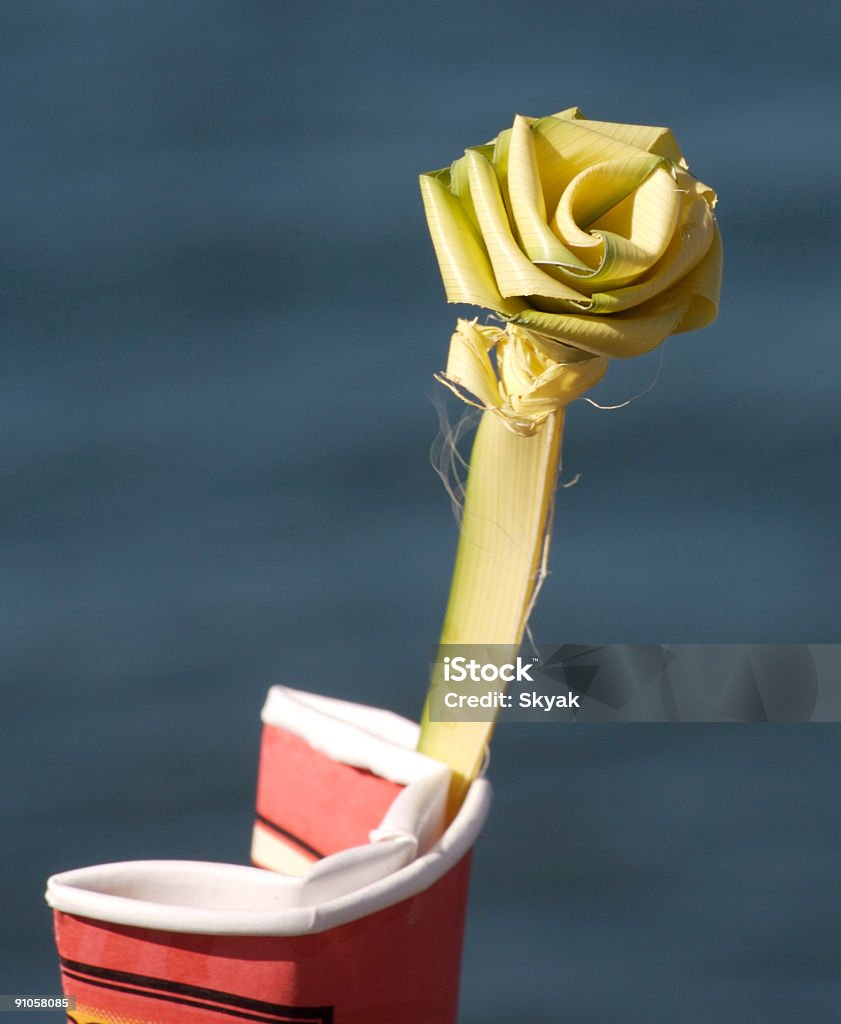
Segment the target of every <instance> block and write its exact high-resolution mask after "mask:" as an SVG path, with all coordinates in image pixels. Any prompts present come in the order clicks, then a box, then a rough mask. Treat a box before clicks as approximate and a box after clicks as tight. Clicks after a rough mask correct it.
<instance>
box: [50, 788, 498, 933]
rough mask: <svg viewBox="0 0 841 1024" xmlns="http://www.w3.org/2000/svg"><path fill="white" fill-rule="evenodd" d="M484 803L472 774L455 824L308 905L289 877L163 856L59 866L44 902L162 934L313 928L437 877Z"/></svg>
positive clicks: (467, 844)
mask: <svg viewBox="0 0 841 1024" xmlns="http://www.w3.org/2000/svg"><path fill="white" fill-rule="evenodd" d="M490 803H491V787H490V784H489V783H488V782H487V781H486V780H484V779H477V780H476V781H474V782H473V784H472V785H471V787H470V790H469V791H468V794H467V797H466V799H465V801H464V804H463V805H462V807H461V810H460V811H459V813H458V815H457V816H456V818H455V820H454V821H453V823H452V824H451V825H450V827H449V828H448V829H447V831H446V832H445V833H444V835H443V836H442V837H441V839H440V840H439V841H438V842H437V843H435V845H434V846H433V847H432V848H431V849H430V850H429V851H428V852H427V853H426V854H424V855H423V856H421V857H419V858H418V859H417V860H413V861H412V862H411V863H409V864H408V865H406V866H405V867H403V868H400V869H399V870H398V871H395V872H394V873H393V874H390V875H388V876H386V877H385V878H382V879H380V880H379V881H376V882H373V883H372V884H370V885H367V886H364V887H363V888H360V889H358V890H357V891H355V892H352V893H350V894H348V895H345V896H341V897H338V898H336V899H332V900H328V901H326V902H323V903H318V904H315V905H312V906H290V905H288V904H289V899H290V893H291V892H292V891H293V887H294V885H295V884H296V882H297V880H296V879H294V878H290V877H287V876H284V875H279V874H277V873H275V872H272V871H266V870H264V869H262V868H254V867H248V866H246V865H234V864H214V863H209V862H206V861H169V860H151V861H120V862H117V863H113V864H100V865H96V866H93V867H85V868H77V869H75V870H72V871H65V872H62V873H61V874H57V875H53V876H52V877H51V878H50V879H49V881H48V882H47V892H46V900H47V903H48V904H49V905H50V907H52V908H53V909H54V910H57V911H60V912H62V913H66V914H72V915H74V916H77V917H85V918H92V919H94V920H96V921H100V922H105V923H109V924H117V925H127V926H130V927H138V928H150V929H155V930H157V931H164V932H181V933H187V934H198V935H250V936H293V935H303V934H316V933H318V932H323V931H326V930H327V929H329V928H335V927H338V926H339V925H343V924H347V923H349V922H351V921H355V920H357V919H358V918H361V917H365V916H368V915H370V914H373V913H376V912H377V911H379V910H384V909H385V908H386V907H390V906H393V905H394V904H395V903H400V902H401V901H402V900H405V899H408V898H409V897H411V896H415V895H417V894H418V893H420V892H422V891H423V890H425V889H427V888H429V887H430V886H431V885H433V884H434V883H435V882H437V881H438V880H439V879H440V878H442V877H443V876H444V875H445V874H446V873H447V872H448V871H449V870H450V869H451V868H452V867H453V866H454V865H455V864H456V863H457V862H458V861H460V860H461V859H462V857H464V856H465V854H467V853H468V852H469V850H470V849H471V847H472V846H473V844H474V843H475V842H476V840H477V838H478V837H479V833H480V832H481V830H482V827H483V826H484V823H485V821H486V819H487V816H488V812H489V810H490ZM272 904H274V906H273V905H272Z"/></svg>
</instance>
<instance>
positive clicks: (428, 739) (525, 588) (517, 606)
mask: <svg viewBox="0 0 841 1024" xmlns="http://www.w3.org/2000/svg"><path fill="white" fill-rule="evenodd" d="M563 424H564V410H563V408H561V409H559V410H558V411H557V412H554V413H552V414H551V415H550V416H548V417H547V419H546V421H545V423H544V424H543V426H542V428H541V429H539V430H538V431H537V432H536V433H534V434H531V435H528V436H524V435H522V434H517V433H514V432H513V431H511V430H510V429H509V428H508V427H507V426H506V425H505V421H504V419H503V417H502V416H500V415H498V414H496V413H493V412H485V413H483V414H482V419H481V421H480V423H479V429H478V431H477V432H476V439H475V441H474V443H473V451H472V454H471V458H470V469H469V472H468V477H467V492H466V494H465V500H464V510H463V518H462V523H461V535H460V537H459V545H458V552H457V554H456V562H455V569H454V572H453V581H452V585H451V588H450V598H449V603H448V605H447V611H446V614H445V617H444V626H443V630H442V632H441V641H440V642H441V644H483V645H494V646H498V645H506V646H510V648H511V650H512V651H513V652H515V653H516V650H517V649H518V648H519V646H520V643H521V641H522V638H523V632H524V631H525V627H526V622H527V620H528V616H529V613H530V611H531V608H532V605H533V603H534V599H535V597H536V592H537V587H538V585H539V583H540V580H541V579H542V566H543V564H544V562H545V556H546V550H547V547H548V543H549V532H550V528H551V518H552V507H553V499H554V493H555V486H556V483H557V477H558V467H559V463H560V451H561V436H562V433H563ZM493 727H494V722H493V721H490V722H432V721H430V720H429V699H428V698H427V704H426V707H425V708H424V714H423V719H422V722H421V735H420V742H419V744H418V749H419V750H420V751H421V752H422V753H424V754H427V755H428V756H430V757H434V758H437V759H438V760H440V761H444V762H445V763H446V764H448V765H449V766H450V768H451V769H452V773H453V775H452V782H451V785H450V795H449V803H448V811H447V817H448V820H451V819H452V818H453V817H454V816H455V814H456V812H457V811H458V809H459V807H460V806H461V802H462V800H463V798H464V795H465V793H466V791H467V788H468V786H469V785H470V782H471V781H472V780H473V779H474V778H475V777H476V775H477V774H478V772H479V769H480V767H481V764H482V760H483V758H484V754H485V749H486V747H487V745H488V742H489V740H490V736H491V733H492V731H493Z"/></svg>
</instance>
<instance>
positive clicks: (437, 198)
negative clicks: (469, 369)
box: [420, 108, 722, 411]
mask: <svg viewBox="0 0 841 1024" xmlns="http://www.w3.org/2000/svg"><path fill="white" fill-rule="evenodd" d="M420 182H421V191H422V194H423V200H424V207H425V210H426V216H427V220H428V223H429V229H430V232H431V235H432V240H433V244H434V246H435V252H436V255H437V257H438V263H439V266H440V268H441V275H442V278H443V281H444V287H445V289H446V293H447V298H448V299H449V301H450V302H464V303H469V304H471V305H476V306H483V307H485V308H486V309H489V310H492V311H494V312H495V313H497V314H498V315H499V316H500V317H501V318H502V319H504V320H505V321H507V323H508V325H509V330H510V328H511V325H516V326H517V327H519V328H522V329H525V332H524V333H525V334H526V335H527V337H529V338H531V343H532V344H533V345H534V346H535V348H536V351H538V353H539V356H538V357H539V358H540V359H541V360H543V359H544V358H547V357H548V358H551V359H553V360H554V361H555V362H557V363H559V364H562V365H569V364H572V363H576V362H580V361H584V360H588V359H592V358H596V357H620V358H622V357H629V356H635V355H640V354H642V353H644V352H648V351H650V350H651V349H653V348H655V347H656V346H657V345H659V344H660V343H661V342H663V341H665V339H666V338H667V337H668V336H669V335H670V334H675V333H679V332H684V331H691V330H694V329H696V328H699V327H704V326H706V325H707V324H709V323H711V322H712V321H713V320H714V319H715V316H716V314H717V311H718V297H719V290H720V285H721V266H722V252H721V240H720V236H719V232H718V226H717V224H716V221H715V217H714V216H713V207H714V206H715V202H716V196H715V193H714V192H713V191H712V189H710V188H709V187H708V186H706V185H703V184H702V183H701V182H699V181H698V180H697V179H696V178H694V177H693V176H692V175H691V174H690V173H689V170H688V165H687V163H686V161H685V160H684V158H683V155H682V154H681V152H680V149H679V148H678V145H677V143H676V141H675V139H674V136H673V135H672V133H671V132H670V131H669V130H668V129H666V128H655V127H648V126H643V125H626V124H613V123H610V122H605V121H589V120H587V119H585V118H584V117H582V115H581V113H580V112H579V111H578V110H577V109H576V108H571V109H569V110H564V111H562V112H561V113H558V114H554V115H553V116H551V117H542V118H530V117H522V116H517V117H516V118H515V120H514V124H513V126H512V127H511V128H509V129H506V130H505V131H503V132H501V133H500V134H499V135H498V136H497V137H496V139H494V140H492V141H491V142H489V143H487V144H486V145H484V146H477V147H475V148H472V149H468V150H466V151H465V154H464V156H462V157H460V158H459V159H457V160H456V161H455V162H454V163H453V164H452V165H451V166H450V167H447V168H443V169H441V170H438V171H432V172H430V173H428V174H424V175H421V179H420ZM462 323H464V322H462ZM457 333H458V332H457ZM454 341H455V337H454ZM458 344H459V345H463V342H458ZM517 344H518V345H522V335H521V336H518V338H517ZM452 355H453V352H452V349H451V358H452ZM546 369H547V368H546V367H545V366H544V368H543V374H545V372H546ZM603 372H604V370H603V369H602V370H601V372H599V373H595V372H592V373H589V374H588V375H586V376H588V377H595V378H597V377H600V376H601V375H602V373H603ZM543 374H538V375H537V376H538V377H540V378H541V385H543V384H545V376H543ZM561 376H562V375H561ZM447 377H448V378H449V379H450V381H452V382H455V383H456V384H463V385H464V386H465V387H467V388H468V389H469V385H468V384H467V383H466V382H465V381H462V380H460V379H459V376H458V375H456V374H453V373H452V372H451V367H450V366H448V371H447ZM559 379H560V378H559ZM508 390H509V389H508V386H507V385H503V392H506V391H508ZM543 390H544V392H545V388H544V389H543ZM541 397H543V398H545V397H546V395H545V393H544V394H543V395H542V396H541ZM525 398H526V396H524V395H521V396H520V405H522V403H523V401H524V400H525ZM567 400H569V399H568V398H567ZM502 401H503V402H504V401H505V399H504V398H503V399H502ZM491 404H492V405H496V403H491ZM510 404H511V403H510V402H509V405H510ZM482 405H483V407H486V408H490V407H491V405H488V404H487V403H486V402H485V401H484V400H482ZM512 411H513V410H512Z"/></svg>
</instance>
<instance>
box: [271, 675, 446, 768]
mask: <svg viewBox="0 0 841 1024" xmlns="http://www.w3.org/2000/svg"><path fill="white" fill-rule="evenodd" d="M261 718H262V720H263V724H264V725H269V726H276V727H277V728H280V729H285V730H286V731H287V732H291V733H294V734H295V735H296V736H298V737H300V739H302V740H305V741H306V742H307V743H308V744H309V746H310V747H312V748H313V750H317V751H319V752H320V753H322V754H324V755H326V756H327V757H329V758H331V759H333V760H334V761H341V762H342V763H343V764H348V765H351V766H352V767H354V768H362V769H364V770H365V771H369V772H372V773H373V774H374V775H379V776H380V778H383V779H388V780H389V781H390V782H397V783H400V785H407V784H409V783H411V782H414V781H416V780H417V779H420V778H424V777H426V776H428V775H439V774H442V773H443V772H447V773H449V769H448V768H447V767H446V765H444V764H442V762H441V761H436V760H435V759H434V758H431V757H428V756H427V755H426V754H421V753H419V752H418V751H417V750H416V749H415V748H416V747H417V743H418V736H419V734H420V726H419V725H418V724H417V722H410V721H409V719H407V718H403V717H402V716H400V715H398V714H395V713H394V712H393V711H387V710H385V709H383V708H376V707H372V706H370V705H367V704H355V703H352V702H351V701H346V700H340V699H339V698H337V697H325V696H323V695H321V694H316V693H308V692H306V691H304V690H295V689H293V688H292V687H289V686H272V687H271V689H270V690H269V692H268V695H267V697H266V701H265V703H264V705H263V709H262V712H261Z"/></svg>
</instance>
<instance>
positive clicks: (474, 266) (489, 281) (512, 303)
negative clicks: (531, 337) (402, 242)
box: [420, 174, 525, 316]
mask: <svg viewBox="0 0 841 1024" xmlns="http://www.w3.org/2000/svg"><path fill="white" fill-rule="evenodd" d="M420 188H421V194H422V196H423V204H424V208H425V210H426V219H427V222H428V224H429V232H430V234H431V236H432V244H433V245H434V246H435V255H436V256H437V257H438V265H439V267H440V269H441V277H442V279H443V281H444V289H445V291H446V293H447V299H448V300H449V301H450V302H467V303H470V304H472V305H474V306H484V307H485V308H486V309H495V310H498V311H499V312H500V313H503V314H505V315H506V316H509V315H512V314H514V313H516V312H518V311H519V310H521V309H524V308H525V303H524V302H523V301H522V300H521V299H516V298H507V299H506V298H503V297H502V295H501V294H500V291H499V288H498V287H497V285H496V281H495V279H494V273H493V268H492V267H491V264H490V261H489V259H488V255H487V253H486V252H485V249H484V246H483V244H482V242H481V240H480V239H479V238H478V236H477V233H476V229H475V227H474V226H473V224H472V223H471V221H470V219H469V217H468V216H467V215H466V214H465V212H464V209H463V207H462V206H461V204H460V203H459V201H458V199H457V198H456V197H455V196H454V195H453V194H452V193H451V192H450V191H449V189H447V188H446V187H445V186H444V185H443V184H442V183H441V182H440V181H439V180H438V179H437V178H436V177H435V176H434V175H428V174H422V175H421V177H420Z"/></svg>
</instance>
